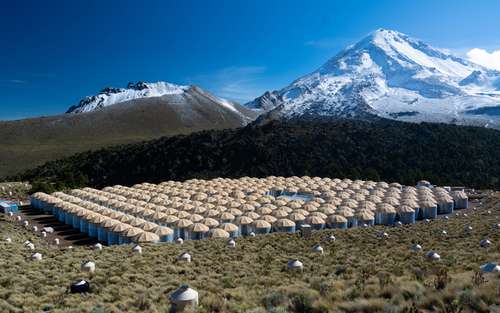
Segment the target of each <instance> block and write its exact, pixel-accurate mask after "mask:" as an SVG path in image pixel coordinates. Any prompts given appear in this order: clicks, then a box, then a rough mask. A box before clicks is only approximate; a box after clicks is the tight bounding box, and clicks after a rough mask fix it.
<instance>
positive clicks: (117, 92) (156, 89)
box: [66, 82, 189, 113]
mask: <svg viewBox="0 0 500 313" xmlns="http://www.w3.org/2000/svg"><path fill="white" fill-rule="evenodd" d="M188 89H189V86H179V85H174V84H170V83H167V82H156V83H145V82H137V83H136V84H134V83H128V85H127V88H109V87H107V88H104V89H103V90H101V92H99V93H98V94H97V95H94V96H87V97H85V98H84V99H82V100H81V101H80V103H78V105H74V106H72V107H70V108H69V109H68V111H67V112H66V113H84V112H91V111H95V110H98V109H102V108H104V107H107V106H110V105H113V104H116V103H121V102H125V101H130V100H134V99H140V98H152V97H161V96H164V95H175V94H182V93H183V92H184V91H186V90H188Z"/></svg>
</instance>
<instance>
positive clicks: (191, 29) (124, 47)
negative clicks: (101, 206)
mask: <svg viewBox="0 0 500 313" xmlns="http://www.w3.org/2000/svg"><path fill="white" fill-rule="evenodd" d="M381 27H382V28H388V29H395V30H398V31H401V32H403V33H406V34H408V35H410V36H413V37H417V38H420V39H422V40H424V41H427V42H429V43H430V44H432V45H434V46H436V47H441V48H448V49H450V50H453V51H455V52H457V53H459V54H462V55H464V56H465V55H466V54H467V52H468V51H470V50H472V49H474V48H478V49H481V50H474V51H475V52H478V51H479V54H477V55H480V54H481V53H483V56H482V57H483V58H484V59H485V60H486V59H488V60H489V59H492V60H493V61H492V62H496V61H498V59H495V58H497V56H496V55H497V54H495V53H492V52H493V51H495V50H500V37H499V36H498V35H499V30H500V1H495V0H492V1H488V0H482V1H477V0H476V1H466V0H463V1H457V0H455V1H446V0H440V1H436V0H434V1H426V0H419V1H417V0H415V1H382V0H378V1H361V0H360V1H355V0H349V1H347V0H344V1H334V0H325V1H319V0H318V1H313V0H310V1H293V0H287V1H278V0H267V1H259V0H254V1H243V0H241V1H238V0H232V1H229V0H228V1H211V0H205V1H202V0H199V1H189V0H182V1H180V0H178V1H166V0H165V1H124V0H122V1H111V0H109V1H95V0H87V1H83V0H82V1H76V0H75V1H50V0H46V1H35V0H33V1H21V0H20V1H3V0H2V1H0V35H1V41H0V42H1V44H0V109H1V110H0V119H18V118H24V117H30V116H38V115H50V114H57V113H61V112H64V111H65V110H66V109H67V108H68V107H69V106H71V105H73V104H76V103H78V101H79V100H80V99H81V98H83V97H84V96H86V95H91V94H95V93H96V92H98V91H99V90H100V89H102V88H103V87H106V86H113V87H124V86H125V85H126V84H127V83H128V82H129V81H139V80H143V81H158V80H164V81H168V82H172V83H177V84H196V85H199V86H201V87H203V88H205V89H207V90H209V91H211V92H213V93H214V94H216V95H219V96H222V97H226V98H229V99H233V100H237V101H240V102H244V101H247V100H249V99H251V98H253V97H255V96H259V95H260V94H261V93H263V92H264V91H265V90H271V89H277V88H280V87H283V86H285V85H287V84H288V83H289V82H291V81H292V80H294V79H296V78H297V77H299V76H301V75H304V74H307V73H308V72H311V71H312V70H314V69H315V68H317V67H319V66H320V65H321V64H322V63H324V62H325V61H326V60H327V59H329V58H330V57H332V56H334V55H335V54H336V53H337V52H338V51H339V50H341V49H342V48H344V47H345V46H347V45H349V44H351V43H354V42H356V41H357V40H359V39H361V38H362V37H363V36H365V35H366V34H367V33H369V32H370V31H372V30H374V29H377V28H381ZM483 50H484V51H483ZM484 53H487V54H486V55H484ZM490 53H491V54H490ZM471 55H472V54H471ZM479 57H481V56H479ZM498 57H500V52H498ZM499 64H500V63H499Z"/></svg>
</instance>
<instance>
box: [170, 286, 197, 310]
mask: <svg viewBox="0 0 500 313" xmlns="http://www.w3.org/2000/svg"><path fill="white" fill-rule="evenodd" d="M170 302H171V303H172V312H182V311H183V310H184V309H185V308H187V307H196V306H198V292H197V291H196V290H194V289H191V288H189V286H188V285H182V286H181V287H180V288H179V289H177V290H176V291H174V292H173V293H172V294H171V295H170Z"/></svg>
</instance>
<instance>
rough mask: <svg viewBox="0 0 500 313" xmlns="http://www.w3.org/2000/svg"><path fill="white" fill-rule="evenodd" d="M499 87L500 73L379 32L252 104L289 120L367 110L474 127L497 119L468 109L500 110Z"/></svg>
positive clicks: (385, 31)
mask: <svg viewBox="0 0 500 313" xmlns="http://www.w3.org/2000/svg"><path fill="white" fill-rule="evenodd" d="M499 82H500V73H499V72H495V71H491V70H487V69H485V68H484V67H482V66H480V65H477V64H474V63H472V62H469V61H467V60H464V59H461V58H459V57H457V56H454V55H452V54H450V53H449V52H446V51H444V50H441V49H437V48H434V47H432V46H430V45H429V44H427V43H425V42H423V41H421V40H418V39H414V38H412V37H410V36H407V35H405V34H403V33H400V32H398V31H395V30H389V29H383V28H381V29H377V30H375V31H373V32H371V33H369V34H368V35H367V36H365V37H364V38H362V39H361V40H360V41H358V42H357V43H355V44H354V45H351V46H349V47H347V48H346V49H344V50H343V51H341V52H340V53H338V54H337V55H335V56H334V57H333V58H331V59H330V60H328V62H326V63H325V64H324V65H323V66H321V67H320V68H319V69H317V70H316V71H314V72H312V73H311V74H308V75H305V76H303V77H301V78H299V79H297V80H295V81H294V82H292V83H291V84H290V85H289V86H287V87H285V88H283V89H281V90H278V91H276V92H272V93H266V94H264V95H262V96H261V97H259V98H256V99H255V100H253V101H251V102H249V103H248V104H247V106H248V107H249V108H253V109H261V110H265V111H269V110H279V111H280V112H281V116H283V117H297V116H301V115H327V116H332V115H333V116H340V117H347V116H349V117H351V116H356V115H357V116H363V115H364V114H366V113H369V114H374V115H378V116H382V117H387V118H396V119H401V120H408V121H440V122H443V121H444V122H450V121H457V120H459V119H461V120H463V121H465V120H467V121H470V120H473V123H476V122H477V121H479V120H480V121H483V122H484V121H485V120H488V119H489V118H490V117H491V114H490V115H489V116H471V113H470V112H483V111H484V110H483V111H477V110H476V111H471V110H474V109H476V108H478V107H485V106H488V107H500V88H499V85H500V83H499ZM486 111H487V112H493V113H494V112H497V111H495V110H494V109H493V110H486ZM486 111H484V112H486ZM274 115H276V114H274ZM497 115H498V114H497ZM463 123H468V122H463ZM481 123H482V122H481ZM498 124H499V125H500V118H498Z"/></svg>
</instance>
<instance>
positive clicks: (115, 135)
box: [0, 87, 256, 177]
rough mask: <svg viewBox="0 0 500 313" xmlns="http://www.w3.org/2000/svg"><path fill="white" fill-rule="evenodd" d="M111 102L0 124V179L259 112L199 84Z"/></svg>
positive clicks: (236, 123)
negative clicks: (65, 159) (76, 156)
mask: <svg viewBox="0 0 500 313" xmlns="http://www.w3.org/2000/svg"><path fill="white" fill-rule="evenodd" d="M108 103H109V105H105V106H94V107H93V108H92V109H91V107H90V106H79V107H77V108H73V109H72V110H70V111H71V112H73V113H71V114H63V115H57V116H48V117H40V118H34V119H25V120H18V121H3V122H0V161H1V162H0V177H2V176H4V175H12V174H15V173H16V172H18V171H21V170H25V169H27V168H31V167H33V166H36V165H40V164H43V163H45V162H47V161H49V160H54V159H57V158H61V157H64V156H68V155H71V154H74V153H77V152H82V151H86V150H94V149H97V148H101V147H105V146H109V145H116V144H123V143H131V142H137V141H142V140H148V139H153V138H157V137H161V136H171V135H177V134H188V133H191V132H195V131H200V130H206V129H223V128H234V127H241V126H244V125H246V124H247V123H248V122H249V121H251V120H252V119H253V118H255V116H256V114H255V113H254V112H252V111H250V110H248V109H245V108H243V107H241V106H239V105H237V104H234V103H230V102H228V101H226V100H223V99H219V98H217V97H215V96H213V95H211V94H209V93H207V92H205V91H203V90H202V89H200V88H198V87H186V89H184V90H183V91H182V93H175V94H174V93H172V94H164V95H162V96H154V97H146V98H136V99H133V100H129V101H125V102H117V103H113V104H111V103H110V102H109V101H108ZM87 104H88V103H87Z"/></svg>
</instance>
